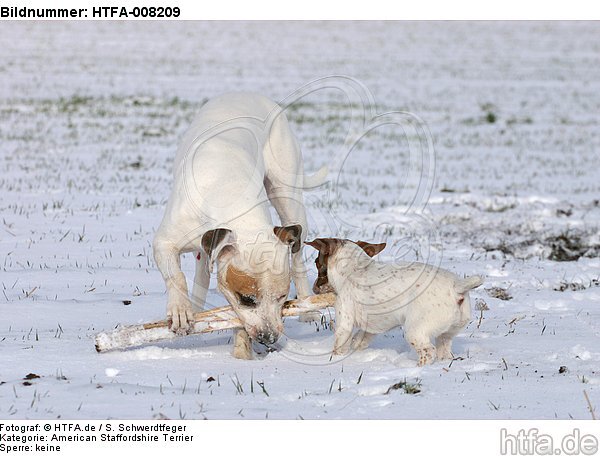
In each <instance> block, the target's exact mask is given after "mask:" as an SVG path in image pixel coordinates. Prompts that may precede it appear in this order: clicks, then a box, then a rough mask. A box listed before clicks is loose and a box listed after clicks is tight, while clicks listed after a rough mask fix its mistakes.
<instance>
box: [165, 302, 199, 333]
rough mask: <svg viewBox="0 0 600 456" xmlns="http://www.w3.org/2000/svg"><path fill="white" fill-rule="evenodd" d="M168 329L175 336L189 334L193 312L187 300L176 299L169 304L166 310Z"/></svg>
mask: <svg viewBox="0 0 600 456" xmlns="http://www.w3.org/2000/svg"><path fill="white" fill-rule="evenodd" d="M167 320H168V321H169V329H170V330H171V331H173V332H174V333H175V334H177V335H180V336H181V335H186V334H189V333H190V331H191V330H192V328H193V327H194V312H193V310H192V303H191V302H190V301H189V299H178V300H177V301H175V302H169V307H168V310H167Z"/></svg>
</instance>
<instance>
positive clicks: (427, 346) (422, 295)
mask: <svg viewBox="0 0 600 456" xmlns="http://www.w3.org/2000/svg"><path fill="white" fill-rule="evenodd" d="M306 244H307V245H310V246H312V247H314V248H316V249H317V250H318V251H319V255H318V257H317V259H316V264H317V270H318V273H319V277H318V278H317V281H316V282H315V285H314V288H313V290H314V291H315V293H323V292H327V291H334V292H335V293H336V294H337V298H336V302H335V315H336V320H335V345H334V354H338V355H341V354H345V353H347V352H348V351H349V350H350V349H351V348H352V349H357V350H361V349H364V348H366V347H367V346H368V344H369V342H370V340H371V339H372V337H373V336H374V335H375V334H380V333H383V332H385V331H388V330H390V329H392V328H395V327H397V326H402V327H403V328H404V337H405V338H406V340H407V341H408V342H409V343H410V344H411V345H412V346H413V347H414V348H415V350H416V352H417V356H418V358H419V366H423V365H425V364H429V363H432V362H433V361H434V360H435V359H436V358H437V359H452V358H453V355H452V352H451V347H452V338H453V337H454V336H455V335H456V334H458V332H459V331H460V330H461V329H462V328H464V327H465V325H466V324H467V323H468V322H469V320H470V319H471V304H470V301H469V294H468V292H469V290H471V289H473V288H476V287H478V286H479V285H481V284H482V283H483V279H482V278H481V277H479V276H472V277H467V278H465V279H461V278H460V277H458V276H456V275H455V274H452V273H451V272H449V271H445V270H443V269H439V268H435V267H432V266H430V265H426V264H421V263H396V264H384V263H379V262H376V261H374V260H372V259H371V257H372V256H373V255H375V254H376V253H378V252H380V251H381V250H383V248H384V247H385V244H369V243H366V242H362V241H359V242H357V243H355V242H353V241H349V240H343V239H331V238H324V239H315V240H314V241H311V242H306ZM354 327H358V328H359V329H360V331H359V332H358V333H356V334H355V336H354V338H352V332H353V329H354ZM432 338H435V346H434V345H433V344H432V343H431V340H432Z"/></svg>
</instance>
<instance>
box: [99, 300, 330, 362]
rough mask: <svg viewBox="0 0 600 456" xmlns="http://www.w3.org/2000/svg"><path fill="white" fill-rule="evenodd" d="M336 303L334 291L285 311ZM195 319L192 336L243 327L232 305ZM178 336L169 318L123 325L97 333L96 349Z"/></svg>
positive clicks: (296, 302)
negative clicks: (172, 328) (170, 326)
mask: <svg viewBox="0 0 600 456" xmlns="http://www.w3.org/2000/svg"><path fill="white" fill-rule="evenodd" d="M334 302H335V295H334V294H333V293H324V294H320V295H314V296H309V297H308V298H306V299H302V300H299V299H293V300H291V301H287V302H286V303H285V304H284V306H283V312H282V313H283V316H284V317H292V316H296V315H300V314H301V313H305V312H312V311H316V310H321V309H325V308H327V307H330V306H333V303H334ZM194 320H195V323H194V326H193V328H192V330H191V331H190V333H189V335H191V334H203V333H207V332H212V331H222V330H226V329H237V328H242V327H243V325H242V322H241V321H240V320H239V319H238V318H237V315H236V313H235V311H234V310H233V308H232V307H231V306H224V307H217V308H215V309H211V310H206V311H204V312H197V313H195V314H194ZM176 337H179V336H178V335H177V334H175V333H174V332H172V331H171V330H170V329H169V321H168V320H160V321H155V322H152V323H144V324H139V325H130V326H120V327H117V328H116V329H114V330H112V331H106V332H101V333H99V334H97V335H96V338H95V342H96V351H97V352H98V353H103V352H107V351H110V350H120V349H124V348H130V347H137V346H139V345H144V344H149V343H152V342H158V341H161V340H168V339H175V338H176Z"/></svg>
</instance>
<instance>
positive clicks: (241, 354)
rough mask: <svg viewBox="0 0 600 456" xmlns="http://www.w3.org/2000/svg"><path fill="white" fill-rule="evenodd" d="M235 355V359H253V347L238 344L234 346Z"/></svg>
mask: <svg viewBox="0 0 600 456" xmlns="http://www.w3.org/2000/svg"><path fill="white" fill-rule="evenodd" d="M233 357H234V358H235V359H245V360H248V361H251V360H253V359H254V354H253V353H252V348H248V347H239V346H237V345H236V346H234V347H233Z"/></svg>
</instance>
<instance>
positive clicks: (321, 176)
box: [303, 166, 329, 190]
mask: <svg viewBox="0 0 600 456" xmlns="http://www.w3.org/2000/svg"><path fill="white" fill-rule="evenodd" d="M327 174H329V168H328V167H327V166H321V168H319V170H318V171H317V172H316V173H314V174H313V175H311V176H307V175H304V181H303V188H304V190H312V189H314V188H317V187H320V186H321V185H323V184H324V183H325V181H327Z"/></svg>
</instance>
